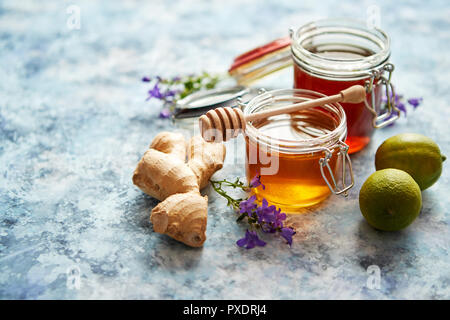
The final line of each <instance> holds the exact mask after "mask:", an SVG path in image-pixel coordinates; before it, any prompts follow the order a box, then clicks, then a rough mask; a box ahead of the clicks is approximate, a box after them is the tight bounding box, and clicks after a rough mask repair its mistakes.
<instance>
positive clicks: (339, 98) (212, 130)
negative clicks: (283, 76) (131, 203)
mask: <svg viewBox="0 0 450 320" xmlns="http://www.w3.org/2000/svg"><path fill="white" fill-rule="evenodd" d="M365 97H366V89H365V88H364V87H363V86H360V85H355V86H351V87H349V88H347V89H344V90H342V91H341V92H339V93H338V94H335V95H332V96H326V97H323V98H318V99H314V100H308V101H304V102H300V103H295V104H292V105H289V106H284V107H280V108H276V109H271V110H266V111H261V112H257V113H253V114H250V115H248V116H244V113H243V112H242V110H241V109H240V108H230V107H225V108H216V109H214V110H209V111H208V112H207V113H206V114H204V115H202V116H201V117H200V118H199V126H200V132H201V135H202V137H203V139H205V140H206V141H208V142H212V141H215V142H221V141H227V140H229V139H231V138H235V137H237V136H238V135H239V133H241V132H244V131H245V126H246V123H247V121H254V120H261V119H265V118H268V117H271V116H275V115H279V114H285V113H292V112H295V111H299V110H302V109H306V108H312V107H320V106H323V105H326V104H330V103H335V102H345V103H361V102H363V101H364V99H365Z"/></svg>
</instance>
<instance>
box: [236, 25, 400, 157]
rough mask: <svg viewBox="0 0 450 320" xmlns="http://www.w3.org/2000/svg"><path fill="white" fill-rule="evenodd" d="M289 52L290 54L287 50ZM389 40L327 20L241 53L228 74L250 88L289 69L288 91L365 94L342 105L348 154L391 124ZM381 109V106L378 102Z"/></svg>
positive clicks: (371, 31) (393, 108) (371, 30)
mask: <svg viewBox="0 0 450 320" xmlns="http://www.w3.org/2000/svg"><path fill="white" fill-rule="evenodd" d="M288 49H290V50H288ZM389 57H390V39H389V37H388V36H387V34H386V33H385V32H383V31H382V30H380V29H378V28H374V27H373V28H372V27H371V28H369V27H368V26H367V25H366V24H365V23H364V22H358V21H352V20H348V19H347V20H343V19H328V20H321V21H315V22H311V23H308V24H306V25H304V26H302V27H300V28H299V29H297V30H293V29H291V30H290V38H288V37H286V38H281V39H278V40H275V41H273V42H271V43H269V44H266V45H264V46H261V47H258V48H256V49H253V50H251V51H249V52H246V53H244V54H242V55H240V56H238V57H236V59H235V60H234V62H233V64H232V66H231V68H230V69H229V73H230V75H231V76H233V77H234V78H235V79H236V81H237V82H238V83H239V84H245V85H250V84H252V83H253V82H254V81H256V80H258V79H261V78H263V77H265V76H266V75H268V74H270V73H273V72H274V71H277V70H279V69H282V68H285V67H286V66H289V65H292V64H293V77H294V83H293V87H294V88H296V89H307V90H312V91H316V92H320V93H323V94H325V95H330V94H334V93H336V92H339V91H341V90H343V89H345V88H348V87H350V86H353V85H358V84H359V85H362V86H364V87H365V88H366V92H367V96H366V100H365V101H364V102H362V103H360V104H357V105H354V104H346V103H343V104H342V107H343V108H344V110H345V112H346V116H347V130H348V133H347V140H346V143H347V144H348V145H349V148H350V149H349V153H354V152H357V151H359V150H361V149H362V148H364V147H365V146H366V145H367V144H368V143H369V142H370V139H371V136H372V134H373V131H374V128H381V127H384V126H386V125H389V124H391V123H393V122H394V121H395V120H396V119H397V118H398V117H399V116H400V111H399V110H398V108H396V106H395V103H394V102H395V99H394V98H393V97H394V96H395V93H394V87H393V86H392V84H391V75H392V72H393V70H394V66H393V65H392V64H391V63H390V62H389ZM383 95H385V96H386V97H391V98H389V99H387V103H386V108H383V106H382V105H381V101H382V96H383Z"/></svg>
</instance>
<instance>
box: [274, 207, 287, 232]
mask: <svg viewBox="0 0 450 320" xmlns="http://www.w3.org/2000/svg"><path fill="white" fill-rule="evenodd" d="M284 220H286V214H285V213H283V212H281V209H278V211H275V221H274V223H273V224H274V227H275V228H283V221H284Z"/></svg>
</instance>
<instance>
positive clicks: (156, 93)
mask: <svg viewBox="0 0 450 320" xmlns="http://www.w3.org/2000/svg"><path fill="white" fill-rule="evenodd" d="M151 98H156V99H162V98H164V95H163V94H162V93H161V89H160V88H159V86H158V83H155V86H154V87H153V89H151V90H149V91H148V98H147V100H149V99H151Z"/></svg>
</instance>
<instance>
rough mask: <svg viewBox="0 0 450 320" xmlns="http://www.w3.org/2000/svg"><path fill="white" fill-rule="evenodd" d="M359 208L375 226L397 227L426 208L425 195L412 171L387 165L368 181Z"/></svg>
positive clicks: (386, 229)
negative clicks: (423, 207) (423, 196)
mask: <svg viewBox="0 0 450 320" xmlns="http://www.w3.org/2000/svg"><path fill="white" fill-rule="evenodd" d="M359 208H360V210H361V213H362V215H363V216H364V218H365V219H366V220H367V222H368V223H369V224H370V225H371V226H372V227H374V228H376V229H379V230H384V231H397V230H400V229H403V228H405V227H407V226H408V225H410V224H411V223H412V222H413V221H414V220H415V219H416V218H417V216H418V215H419V213H420V209H421V208H422V195H421V193H420V188H419V186H418V185H417V183H416V182H415V181H414V179H413V178H412V177H411V176H410V175H409V174H408V173H406V172H404V171H402V170H398V169H383V170H380V171H376V172H374V173H373V174H372V175H371V176H370V177H369V178H367V180H366V182H364V184H363V186H362V187H361V190H360V192H359Z"/></svg>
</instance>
